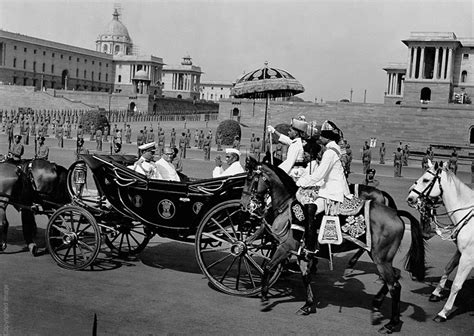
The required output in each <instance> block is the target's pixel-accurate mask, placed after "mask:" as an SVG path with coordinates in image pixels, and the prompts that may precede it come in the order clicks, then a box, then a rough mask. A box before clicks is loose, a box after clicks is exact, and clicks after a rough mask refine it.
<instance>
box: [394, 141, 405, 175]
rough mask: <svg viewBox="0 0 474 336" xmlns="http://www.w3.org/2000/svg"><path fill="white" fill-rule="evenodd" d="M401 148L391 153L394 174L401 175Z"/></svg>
mask: <svg viewBox="0 0 474 336" xmlns="http://www.w3.org/2000/svg"><path fill="white" fill-rule="evenodd" d="M402 155H403V154H402V149H401V148H400V147H398V148H397V151H396V152H395V153H394V154H393V167H394V176H395V177H402Z"/></svg>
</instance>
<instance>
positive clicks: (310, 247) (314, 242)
mask: <svg viewBox="0 0 474 336" xmlns="http://www.w3.org/2000/svg"><path fill="white" fill-rule="evenodd" d="M305 207H306V212H307V214H308V219H307V227H306V231H305V233H306V234H305V245H306V250H307V251H308V252H309V253H313V254H316V253H317V252H318V250H319V244H318V239H317V237H318V233H317V223H316V220H315V214H316V211H317V209H318V207H317V205H316V204H306V205H305Z"/></svg>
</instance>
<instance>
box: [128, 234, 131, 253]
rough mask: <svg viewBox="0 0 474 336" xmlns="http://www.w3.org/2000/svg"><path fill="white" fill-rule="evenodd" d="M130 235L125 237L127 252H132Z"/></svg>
mask: <svg viewBox="0 0 474 336" xmlns="http://www.w3.org/2000/svg"><path fill="white" fill-rule="evenodd" d="M129 237H130V235H127V245H128V250H129V251H131V250H132V246H131V245H130V238H129Z"/></svg>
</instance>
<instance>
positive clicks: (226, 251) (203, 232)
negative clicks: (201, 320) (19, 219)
mask: <svg viewBox="0 0 474 336" xmlns="http://www.w3.org/2000/svg"><path fill="white" fill-rule="evenodd" d="M133 159H134V157H133V156H109V155H96V154H91V155H81V160H79V161H76V162H75V163H73V164H72V165H71V167H70V168H69V172H68V177H67V189H68V192H69V195H70V197H71V199H72V202H71V203H68V204H66V205H64V206H62V207H61V208H59V209H57V210H56V211H55V212H54V214H53V215H52V216H51V217H50V220H49V222H48V225H47V229H46V244H47V247H48V249H49V252H50V254H51V256H52V258H53V259H54V260H55V261H56V262H57V263H58V264H59V265H60V266H61V267H64V268H67V269H73V270H79V269H84V268H86V267H88V266H91V265H92V264H93V263H94V261H95V260H96V257H97V256H98V254H99V252H100V249H101V245H102V241H104V242H105V243H106V245H107V246H108V247H109V248H110V249H111V250H112V251H115V252H117V253H118V254H119V255H121V256H126V255H133V254H136V253H139V252H140V251H142V250H143V249H144V248H145V247H146V245H147V243H148V242H149V240H150V239H151V238H152V237H153V236H154V235H155V234H158V235H159V236H161V237H167V238H171V239H174V240H179V241H185V242H194V243H195V250H196V257H197V261H198V264H199V266H200V268H201V270H202V271H203V273H204V274H205V275H206V276H207V278H208V279H209V281H210V282H211V284H212V285H213V286H214V287H216V288H218V289H219V290H221V291H224V292H226V293H229V294H234V295H245V296H250V295H256V294H258V293H259V291H260V282H261V275H262V273H263V270H262V269H263V264H264V263H265V262H267V261H268V260H269V259H270V257H271V254H272V253H273V252H274V251H275V241H274V239H273V238H272V236H271V235H268V234H267V233H268V232H267V231H266V230H265V228H264V227H261V226H260V222H259V221H253V220H252V218H251V217H250V214H249V213H246V212H243V211H241V210H240V197H241V194H242V189H243V185H244V181H245V175H244V174H240V175H235V176H228V177H222V178H214V179H204V180H192V179H187V178H185V177H183V178H182V180H183V181H184V182H176V181H165V180H154V179H148V178H147V177H145V176H144V175H142V174H139V173H137V172H135V171H133V170H132V169H129V168H127V164H130V162H132V161H133ZM88 171H89V172H92V174H90V173H87V172H88ZM91 175H92V176H91ZM91 177H92V178H91ZM92 180H93V182H94V184H95V187H96V188H90V185H91V184H92ZM279 272H280V270H279V269H278V270H276V271H275V272H274V273H273V277H272V282H274V281H276V279H277V277H278V275H279Z"/></svg>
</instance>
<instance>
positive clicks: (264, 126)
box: [263, 92, 269, 155]
mask: <svg viewBox="0 0 474 336" xmlns="http://www.w3.org/2000/svg"><path fill="white" fill-rule="evenodd" d="M268 95H269V93H268V92H267V97H266V99H265V119H264V120H263V153H264V155H266V153H267V142H266V138H265V135H266V134H267V115H268Z"/></svg>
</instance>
